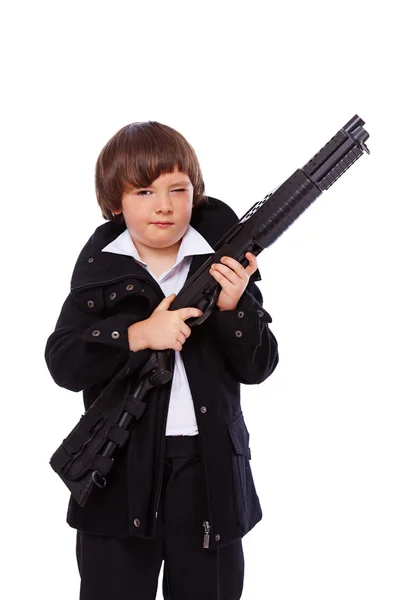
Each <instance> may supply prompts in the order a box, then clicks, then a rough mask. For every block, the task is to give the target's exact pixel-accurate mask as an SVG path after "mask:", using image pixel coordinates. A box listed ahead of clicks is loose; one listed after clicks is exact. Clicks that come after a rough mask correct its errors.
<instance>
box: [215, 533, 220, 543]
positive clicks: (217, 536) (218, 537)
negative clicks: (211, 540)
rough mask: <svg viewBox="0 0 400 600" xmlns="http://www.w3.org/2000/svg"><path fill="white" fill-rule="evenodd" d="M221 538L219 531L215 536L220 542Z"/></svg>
mask: <svg viewBox="0 0 400 600" xmlns="http://www.w3.org/2000/svg"><path fill="white" fill-rule="evenodd" d="M220 539H221V536H220V535H219V533H217V535H216V536H215V541H216V542H219V540H220Z"/></svg>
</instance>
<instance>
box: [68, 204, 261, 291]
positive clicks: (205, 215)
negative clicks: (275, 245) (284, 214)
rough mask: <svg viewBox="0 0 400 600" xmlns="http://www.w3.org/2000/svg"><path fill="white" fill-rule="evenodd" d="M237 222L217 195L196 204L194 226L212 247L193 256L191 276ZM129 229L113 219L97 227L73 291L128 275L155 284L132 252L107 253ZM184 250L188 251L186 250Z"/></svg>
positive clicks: (84, 250) (82, 257)
mask: <svg viewBox="0 0 400 600" xmlns="http://www.w3.org/2000/svg"><path fill="white" fill-rule="evenodd" d="M237 222H238V217H237V216H236V214H235V213H234V211H233V210H232V209H231V208H230V207H229V206H228V205H227V204H225V202H223V201H222V200H218V199H217V198H212V197H211V196H208V203H206V204H201V205H200V206H197V207H193V210H192V216H191V220H190V225H191V226H192V227H193V228H194V229H195V230H196V231H197V232H198V233H200V235H201V236H203V238H204V239H205V240H206V242H207V243H208V244H209V245H210V247H211V250H210V251H209V252H207V247H205V249H204V250H202V252H203V253H202V254H196V255H194V256H193V259H192V262H191V265H190V269H189V273H188V277H187V279H189V278H190V277H191V276H192V275H193V274H194V273H195V272H196V271H197V270H198V269H199V268H200V267H201V265H202V264H203V263H204V262H205V261H206V260H207V259H208V258H209V257H210V256H211V255H212V254H214V250H212V249H213V248H215V247H216V245H217V243H218V242H219V241H220V240H221V238H222V237H223V236H224V235H225V234H226V233H227V231H228V230H229V229H230V228H231V227H232V226H233V225H235V224H236V223H237ZM125 230H126V224H125V223H122V224H121V223H113V222H112V221H107V223H103V224H102V225H100V226H99V227H97V229H96V230H95V231H94V233H93V234H92V235H91V237H90V238H89V240H88V241H87V242H86V244H85V245H84V247H83V248H82V250H81V252H80V254H79V256H78V259H77V261H76V264H75V267H74V270H73V272H72V277H71V291H75V290H77V289H78V288H82V287H92V286H97V285H101V284H105V283H110V282H112V281H116V280H118V279H123V278H125V277H142V278H144V279H147V280H148V281H149V282H152V283H154V280H153V277H152V276H151V275H150V273H149V272H148V271H147V270H146V269H145V268H144V267H143V266H142V265H141V264H139V263H138V262H136V261H135V260H132V255H129V256H127V255H123V254H115V253H114V252H103V249H105V248H106V247H107V246H108V245H109V244H110V245H111V243H112V242H115V241H116V239H117V238H118V237H119V236H120V235H121V234H122V233H123V232H124V231H125ZM185 235H186V234H185ZM182 253H183V254H184V253H185V250H184V249H183V250H182ZM178 256H179V255H178ZM252 279H253V280H254V281H258V280H260V279H261V276H260V274H259V271H258V269H257V271H256V272H255V273H254V274H253V275H252Z"/></svg>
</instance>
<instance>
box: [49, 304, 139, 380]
mask: <svg viewBox="0 0 400 600" xmlns="http://www.w3.org/2000/svg"><path fill="white" fill-rule="evenodd" d="M141 320H143V316H139V315H134V314H120V315H115V316H111V317H107V318H105V319H100V320H99V316H98V315H97V316H96V315H94V314H88V313H86V312H85V311H83V310H82V308H81V307H80V305H79V303H78V302H77V301H76V298H75V297H74V295H73V293H70V294H69V296H68V297H67V299H66V300H65V302H64V304H63V306H62V308H61V312H60V315H59V317H58V320H57V323H56V326H55V330H54V332H53V333H52V334H51V335H50V337H49V338H48V340H47V343H46V348H45V360H46V364H47V367H48V369H49V371H50V374H51V376H52V378H53V379H54V381H55V383H56V384H57V385H59V386H61V387H64V388H67V389H68V390H71V391H73V392H79V391H81V390H83V389H86V388H89V387H91V386H93V385H95V384H99V383H107V382H108V381H109V380H111V379H112V378H113V377H114V375H115V374H116V373H117V372H118V371H119V370H120V369H121V368H122V367H123V366H124V365H126V366H128V363H129V368H130V373H131V374H132V373H133V372H134V371H135V370H138V369H139V368H140V367H142V365H144V364H145V363H146V361H147V360H148V359H149V358H150V356H151V350H149V349H145V350H139V351H137V352H133V351H132V350H130V348H129V342H128V327H129V326H130V325H132V324H133V323H137V322H138V321H141Z"/></svg>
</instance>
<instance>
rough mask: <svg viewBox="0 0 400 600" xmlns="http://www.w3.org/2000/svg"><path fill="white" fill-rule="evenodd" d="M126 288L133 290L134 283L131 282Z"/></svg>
mask: <svg viewBox="0 0 400 600" xmlns="http://www.w3.org/2000/svg"><path fill="white" fill-rule="evenodd" d="M126 289H127V290H128V291H129V292H130V291H131V290H133V285H132V284H131V283H130V284H129V285H127V286H126Z"/></svg>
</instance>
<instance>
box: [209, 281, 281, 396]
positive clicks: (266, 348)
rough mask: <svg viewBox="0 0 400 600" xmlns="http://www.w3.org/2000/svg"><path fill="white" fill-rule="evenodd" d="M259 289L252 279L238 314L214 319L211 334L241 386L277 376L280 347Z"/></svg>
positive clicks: (219, 314)
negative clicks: (271, 328)
mask: <svg viewBox="0 0 400 600" xmlns="http://www.w3.org/2000/svg"><path fill="white" fill-rule="evenodd" d="M262 304H263V297H262V294H261V291H260V289H259V287H258V286H257V285H256V284H255V283H254V281H253V280H252V278H251V277H250V280H249V283H248V285H247V288H246V289H245V291H244V293H243V295H242V297H241V298H240V300H239V302H238V305H237V307H236V309H235V310H227V311H220V310H219V309H218V308H216V309H215V310H214V311H213V313H212V314H211V315H210V317H209V320H210V325H211V327H210V330H211V332H212V335H213V336H214V337H215V339H216V340H217V343H218V345H219V348H220V350H221V352H222V353H223V355H224V357H225V360H226V363H227V368H228V369H229V370H230V371H231V373H232V374H233V376H234V377H235V378H236V379H237V381H239V382H240V383H244V384H255V383H262V382H263V381H264V380H265V379H267V377H269V376H270V375H271V373H273V371H274V370H275V368H276V366H277V364H278V361H279V356H278V343H277V341H276V338H275V336H274V334H273V333H272V331H271V330H270V329H269V325H268V324H269V323H271V322H272V319H271V316H270V315H269V314H268V313H267V311H266V310H265V309H264V308H263V306H262Z"/></svg>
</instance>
